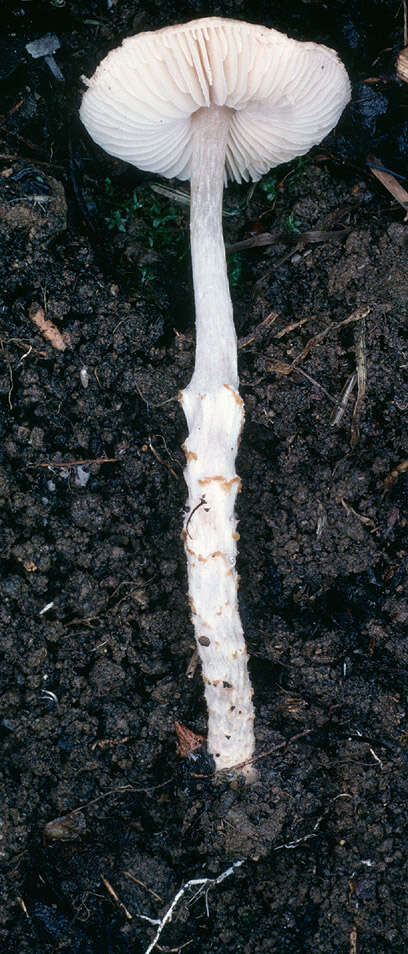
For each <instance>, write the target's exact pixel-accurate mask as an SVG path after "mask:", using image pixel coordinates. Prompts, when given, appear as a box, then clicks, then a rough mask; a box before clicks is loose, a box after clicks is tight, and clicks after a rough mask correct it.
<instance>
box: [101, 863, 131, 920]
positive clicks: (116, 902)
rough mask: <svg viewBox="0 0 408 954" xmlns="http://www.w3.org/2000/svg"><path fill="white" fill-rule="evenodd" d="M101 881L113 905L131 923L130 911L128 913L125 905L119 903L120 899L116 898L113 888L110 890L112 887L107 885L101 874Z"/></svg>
mask: <svg viewBox="0 0 408 954" xmlns="http://www.w3.org/2000/svg"><path fill="white" fill-rule="evenodd" d="M101 881H102V884H104V885H105V888H106V890H107V892H108V894H110V896H111V898H113V900H114V902H115V904H117V905H118V907H119V908H120V909H121V911H123V913H124V915H125V917H126V918H127V920H128V921H132V915H131V913H130V911H128V909H127V908H126V907H125V905H124V904H123V901H121V900H120V898H118V895H117V894H116V891H115V890H114V888H112V885H111V884H110V883H109V881H108V879H107V878H104V876H103V874H101Z"/></svg>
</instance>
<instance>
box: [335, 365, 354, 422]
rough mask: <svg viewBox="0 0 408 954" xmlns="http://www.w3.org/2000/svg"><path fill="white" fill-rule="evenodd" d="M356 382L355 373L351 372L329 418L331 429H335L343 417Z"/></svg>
mask: <svg viewBox="0 0 408 954" xmlns="http://www.w3.org/2000/svg"><path fill="white" fill-rule="evenodd" d="M356 381H357V373H356V372H355V371H353V373H352V374H350V376H349V377H348V378H347V381H346V383H345V385H344V388H343V390H342V393H341V395H340V400H339V403H338V405H337V407H336V408H335V410H334V411H333V414H332V416H331V418H330V426H331V427H337V425H338V424H340V421H341V420H342V418H343V416H344V412H345V410H346V407H347V404H348V402H349V400H350V397H351V393H352V391H353V390H354V387H355V383H356Z"/></svg>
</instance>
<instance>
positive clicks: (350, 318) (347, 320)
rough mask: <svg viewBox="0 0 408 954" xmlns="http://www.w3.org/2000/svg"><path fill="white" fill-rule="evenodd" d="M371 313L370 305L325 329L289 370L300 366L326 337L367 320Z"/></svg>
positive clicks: (315, 337)
mask: <svg viewBox="0 0 408 954" xmlns="http://www.w3.org/2000/svg"><path fill="white" fill-rule="evenodd" d="M370 311H371V308H369V307H368V305H367V306H366V307H363V308H357V309H356V311H353V313H352V314H351V315H349V316H348V317H347V318H342V320H341V321H336V322H335V323H334V324H331V325H328V326H327V328H323V331H320V332H319V334H317V335H314V337H313V338H310V339H309V341H308V342H307V344H306V345H305V347H304V348H303V351H301V352H300V353H299V354H298V355H296V358H294V359H293V361H292V363H291V364H290V365H289V370H290V371H291V370H292V368H295V367H296V365H298V364H300V362H301V361H303V360H304V358H306V357H307V355H308V354H309V351H311V350H312V348H313V347H314V346H315V345H316V344H318V343H319V342H320V341H323V338H325V337H326V335H329V334H331V332H332V331H337V329H338V328H342V327H343V325H349V324H350V323H351V322H353V321H362V320H363V318H366V317H367V315H369V314H370Z"/></svg>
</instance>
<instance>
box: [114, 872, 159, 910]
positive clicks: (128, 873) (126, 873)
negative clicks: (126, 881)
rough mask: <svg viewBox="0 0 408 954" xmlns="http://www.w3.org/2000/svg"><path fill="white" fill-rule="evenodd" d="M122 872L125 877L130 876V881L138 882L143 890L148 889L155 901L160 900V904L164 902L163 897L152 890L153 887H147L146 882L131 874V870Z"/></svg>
mask: <svg viewBox="0 0 408 954" xmlns="http://www.w3.org/2000/svg"><path fill="white" fill-rule="evenodd" d="M123 874H124V875H126V877H127V878H130V880H131V881H134V882H135V884H140V886H141V887H142V888H144V889H145V891H148V892H149V894H151V895H152V898H154V899H155V901H160V902H161V903H162V904H163V903H164V898H161V897H160V895H159V894H157V893H156V891H153V888H149V887H148V886H147V884H145V883H144V881H139V878H135V876H134V875H132V872H131V871H124V872H123Z"/></svg>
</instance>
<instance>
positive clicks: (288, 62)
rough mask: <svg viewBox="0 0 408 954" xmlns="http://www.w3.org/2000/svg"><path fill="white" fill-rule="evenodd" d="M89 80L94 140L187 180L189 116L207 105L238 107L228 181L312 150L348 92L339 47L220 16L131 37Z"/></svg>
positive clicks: (84, 112) (84, 114) (86, 107)
mask: <svg viewBox="0 0 408 954" xmlns="http://www.w3.org/2000/svg"><path fill="white" fill-rule="evenodd" d="M86 82H88V83H89V86H88V89H87V91H86V92H85V94H84V97H83V100H82V106H81V112H80V115H81V119H82V122H83V123H84V125H85V126H86V128H87V130H88V132H89V133H90V135H91V136H92V138H93V139H94V140H95V142H97V143H98V144H99V145H100V146H102V147H103V149H105V151H106V152H108V153H110V155H112V156H117V157H118V158H120V159H124V160H125V161H127V162H130V163H132V164H133V165H135V166H138V167H139V169H144V170H146V171H149V172H157V173H159V174H160V175H162V176H167V177H168V178H172V177H173V176H177V177H178V178H179V179H188V178H189V177H190V171H191V139H192V128H193V123H192V116H193V114H194V113H195V112H196V111H197V110H198V109H200V108H202V107H209V106H212V105H216V106H226V107H229V108H230V109H231V110H232V111H233V113H232V117H231V125H230V131H229V138H228V142H227V149H226V179H234V180H235V181H236V182H241V180H242V179H244V180H248V179H253V180H254V181H257V180H258V179H259V178H260V177H261V176H262V175H263V174H264V173H265V172H267V171H268V170H269V169H271V168H272V167H273V166H277V165H279V164H280V163H282V162H288V161H289V160H290V159H293V158H294V157H295V156H301V155H303V154H304V153H306V152H308V150H309V149H310V148H311V146H313V145H315V144H317V143H319V142H321V140H322V139H323V138H324V137H325V136H326V135H327V133H328V132H329V131H330V130H331V129H332V128H333V126H335V125H336V123H337V121H338V119H339V117H340V115H341V113H342V110H343V109H344V107H345V105H346V103H347V102H348V100H349V99H350V83H349V80H348V76H347V73H346V70H345V68H344V66H343V64H342V63H341V62H340V60H339V59H338V57H337V54H336V53H335V52H334V50H330V49H328V47H326V46H321V45H319V44H317V43H300V42H298V41H297V40H292V39H289V37H287V36H285V35H284V34H282V33H278V31H277V30H269V29H267V28H266V27H263V26H255V25H254V24H250V23H243V22H241V21H239V20H226V19H222V18H218V17H210V18H207V19H202V20H193V21H191V22H190V23H185V24H182V25H180V26H172V27H166V28H164V29H162V30H158V31H157V32H154V33H139V34H138V35H136V36H133V37H129V38H128V39H126V40H124V42H123V44H122V46H121V47H119V48H118V49H116V50H113V51H112V52H111V53H109V54H108V56H106V57H105V59H104V60H103V61H102V63H101V64H100V66H99V67H98V68H97V70H96V72H95V74H94V76H93V77H92V79H91V80H89V81H86Z"/></svg>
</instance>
